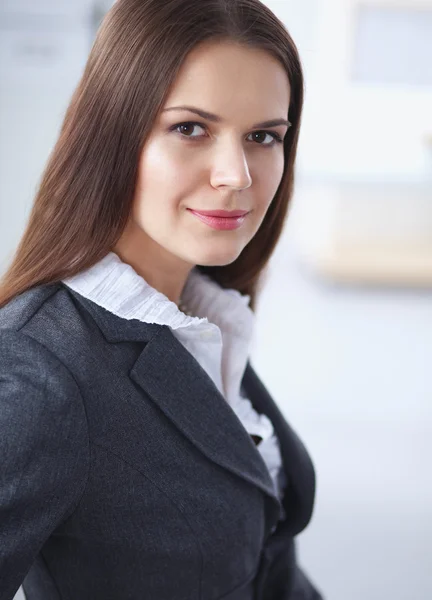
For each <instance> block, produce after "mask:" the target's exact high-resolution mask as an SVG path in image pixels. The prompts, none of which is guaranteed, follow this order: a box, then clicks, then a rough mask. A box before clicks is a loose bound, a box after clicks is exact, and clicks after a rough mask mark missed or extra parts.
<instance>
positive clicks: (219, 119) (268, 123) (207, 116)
mask: <svg viewBox="0 0 432 600" xmlns="http://www.w3.org/2000/svg"><path fill="white" fill-rule="evenodd" d="M171 110H187V111H188V112H192V113H195V114H197V115H199V116H200V117H201V118H203V119H207V121H213V122H214V123H222V121H223V119H222V117H219V116H218V115H215V114H213V113H210V112H207V111H205V110H202V109H201V108H196V107H195V106H171V107H170V108H165V109H164V110H163V111H162V112H168V111H171ZM278 125H287V126H288V127H291V125H292V123H291V122H290V121H287V120H286V119H271V120H270V121H263V122H262V123H257V124H256V125H254V126H253V129H255V128H260V127H277V126H278Z"/></svg>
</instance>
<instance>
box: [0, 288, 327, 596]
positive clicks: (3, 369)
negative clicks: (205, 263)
mask: <svg viewBox="0 0 432 600" xmlns="http://www.w3.org/2000/svg"><path fill="white" fill-rule="evenodd" d="M242 385H243V387H244V390H245V391H246V392H247V395H248V397H249V399H250V400H251V402H252V404H253V406H254V408H255V410H257V411H258V412H261V413H265V414H266V415H267V416H268V417H269V418H270V420H271V421H272V422H273V425H274V428H275V431H276V433H277V435H278V437H279V440H280V443H281V451H282V458H283V465H284V470H285V473H286V476H287V480H288V486H287V489H286V492H285V496H284V500H283V508H284V510H285V513H286V519H285V520H282V521H279V522H278V517H279V515H280V510H281V504H280V502H279V500H278V498H277V497H276V495H275V493H274V490H273V484H272V481H271V477H270V474H269V472H268V469H267V467H266V465H265V463H264V461H263V459H262V457H261V455H260V453H259V452H258V450H257V448H256V446H255V444H254V442H253V440H252V439H251V437H250V436H249V434H248V433H247V432H246V430H245V429H244V427H243V425H242V424H241V422H240V421H239V419H238V418H237V416H236V414H235V413H234V411H233V410H232V409H231V408H230V406H229V404H228V403H227V402H226V401H225V399H224V398H223V397H222V396H221V394H220V393H219V391H218V390H217V388H216V387H215V385H214V384H213V381H212V380H211V378H210V377H209V376H208V375H207V373H206V372H205V371H204V370H203V369H202V368H201V367H200V366H199V364H198V363H197V362H196V360H195V359H194V358H193V357H192V355H191V354H189V352H188V351H187V350H186V349H185V348H184V347H183V346H182V344H181V343H180V342H179V341H178V340H177V339H176V338H175V336H174V335H173V334H172V332H171V330H170V329H169V328H168V327H167V326H162V325H149V324H145V323H142V322H140V321H138V320H136V319H134V320H126V319H122V318H120V317H118V316H116V315H114V314H112V313H110V312H108V311H106V310H105V309H103V308H101V307H100V306H98V305H97V304H95V303H93V302H92V301H90V300H88V299H86V298H84V297H82V296H80V295H79V294H77V293H76V292H74V291H72V290H71V289H70V288H68V287H67V286H65V285H64V284H63V283H61V282H60V283H55V284H49V285H42V286H38V287H35V288H33V289H31V290H28V291H27V292H24V293H23V294H21V295H20V296H18V297H16V298H15V299H13V300H12V301H11V302H9V303H8V304H7V305H6V306H4V307H3V309H1V310H0V457H1V462H0V600H11V599H12V598H13V596H14V594H15V593H16V591H17V589H18V588H19V586H20V585H21V584H22V585H23V588H24V592H25V594H26V597H27V598H28V600H219V599H222V598H223V599H224V600H320V598H321V596H320V594H319V593H318V592H317V591H316V589H315V588H314V586H313V585H312V584H311V583H310V581H309V580H308V579H307V578H306V576H305V575H304V573H303V572H302V571H301V569H300V568H299V566H298V565H297V564H296V557H295V546H294V536H295V535H296V534H298V533H299V532H300V531H302V530H303V529H304V528H305V527H306V525H307V524H308V522H309V520H310V518H311V515H312V509H313V502H314V494H315V478H314V469H313V466H312V463H311V460H310V458H309V456H308V454H307V452H306V450H305V448H304V446H303V445H302V443H301V442H300V440H299V439H298V437H297V436H296V434H295V433H294V432H293V430H292V429H291V428H290V427H289V425H288V423H287V422H286V421H285V420H284V418H283V416H282V414H281V412H280V411H279V409H278V407H277V406H276V404H275V402H274V401H273V400H272V398H271V397H270V395H269V394H268V392H267V391H266V389H265V387H264V386H263V384H262V383H261V381H260V380H259V379H258V377H257V375H256V373H255V372H254V370H253V368H252V367H251V365H250V363H248V366H247V369H246V372H245V375H244V379H243V384H242Z"/></svg>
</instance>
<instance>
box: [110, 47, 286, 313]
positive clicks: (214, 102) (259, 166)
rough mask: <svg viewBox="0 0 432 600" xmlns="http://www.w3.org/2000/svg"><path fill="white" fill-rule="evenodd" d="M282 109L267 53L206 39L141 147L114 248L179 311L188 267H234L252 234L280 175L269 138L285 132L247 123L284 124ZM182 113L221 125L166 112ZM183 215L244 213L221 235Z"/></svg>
mask: <svg viewBox="0 0 432 600" xmlns="http://www.w3.org/2000/svg"><path fill="white" fill-rule="evenodd" d="M289 103H290V84H289V80H288V76H287V74H286V72H285V70H284V68H283V67H282V65H281V64H280V63H279V62H278V61H277V60H276V59H275V58H273V57H272V55H270V54H269V53H267V52H265V51H262V50H259V49H254V48H247V47H244V46H241V45H238V44H236V43H233V42H230V41H227V42H217V43H216V42H214V41H213V42H206V43H203V44H201V45H199V46H197V47H196V48H195V49H194V50H193V51H192V52H191V53H190V54H189V55H188V57H187V59H186V60H185V61H184V63H183V65H182V68H181V70H180V72H179V74H178V77H177V79H176V81H175V82H174V85H173V86H172V87H171V89H170V92H169V95H168V98H167V100H166V103H165V105H164V107H163V109H162V110H161V111H160V113H159V115H158V117H157V119H156V120H155V123H154V126H153V128H152V131H151V133H150V136H149V138H148V139H147V141H146V143H145V146H144V148H143V151H142V154H141V157H140V163H139V173H138V180H137V185H136V190H135V196H134V201H133V208H132V212H131V216H130V219H129V222H128V224H127V226H126V228H125V230H124V232H123V233H122V236H121V238H120V239H119V241H118V243H117V244H116V246H115V247H114V248H113V251H114V252H116V253H117V254H118V255H119V256H120V258H121V259H122V260H123V261H124V262H126V263H128V264H130V265H131V266H132V267H133V268H134V269H135V271H136V272H137V273H138V274H139V275H141V276H142V277H143V278H144V279H145V280H146V282H147V283H148V284H150V285H151V286H152V287H154V288H155V289H157V290H158V291H159V292H162V293H163V294H165V295H166V296H167V297H168V298H169V299H170V300H171V301H173V302H175V303H177V304H178V303H179V300H180V297H181V292H182V290H183V287H184V284H185V282H186V279H187V277H188V274H189V272H190V270H191V269H192V268H193V267H194V266H196V265H206V266H221V265H227V264H230V263H232V262H233V261H235V260H236V258H237V257H238V256H239V255H240V254H241V252H242V250H243V249H244V248H245V246H246V245H247V244H248V243H249V242H250V240H251V239H252V238H253V237H254V235H255V234H256V232H257V231H258V229H259V227H260V225H261V223H262V221H263V219H264V217H265V214H266V212H267V210H268V208H269V206H270V204H271V202H272V200H273V198H274V195H275V193H276V191H277V189H278V187H279V184H280V182H281V179H282V176H283V170H284V150H283V144H282V143H278V142H277V141H274V139H273V136H272V134H276V135H279V136H280V138H281V139H282V140H283V138H284V137H285V135H286V132H287V131H288V128H289V125H287V124H280V125H276V126H272V127H266V128H262V127H261V128H256V127H255V125H256V124H260V123H263V122H264V121H269V120H274V119H285V120H287V119H288V110H289ZM182 105H189V106H193V107H197V108H199V109H202V110H204V111H207V112H208V113H213V114H215V115H218V116H219V117H221V121H220V122H218V123H216V122H212V121H211V120H208V119H203V118H202V117H200V116H198V115H197V114H195V113H193V112H189V111H183V110H181V111H180V110H166V109H168V108H171V107H177V106H182ZM188 123H189V124H188ZM190 123H199V124H198V125H192V124H190ZM182 124H183V125H182ZM176 126H177V129H175V127H176ZM188 208H189V209H194V210H217V209H220V210H229V211H231V210H248V211H250V212H249V214H248V215H247V217H246V218H245V220H244V222H243V224H242V225H241V227H240V228H239V229H236V230H231V231H219V230H216V229H213V228H211V227H209V226H208V225H207V224H205V223H203V222H202V221H200V220H199V219H198V218H197V217H196V216H195V215H193V214H192V213H191V212H190V211H188V210H187V209H188Z"/></svg>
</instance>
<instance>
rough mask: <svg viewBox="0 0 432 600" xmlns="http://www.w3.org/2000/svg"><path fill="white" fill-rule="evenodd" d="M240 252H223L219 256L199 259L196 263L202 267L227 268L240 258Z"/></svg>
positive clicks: (214, 255)
mask: <svg viewBox="0 0 432 600" xmlns="http://www.w3.org/2000/svg"><path fill="white" fill-rule="evenodd" d="M239 255H240V252H236V253H227V252H221V253H219V254H212V255H207V256H205V257H203V256H201V257H197V258H198V260H197V261H196V264H197V265H201V266H202V267H226V266H227V265H230V264H231V263H233V262H234V261H235V260H237V258H238V257H239Z"/></svg>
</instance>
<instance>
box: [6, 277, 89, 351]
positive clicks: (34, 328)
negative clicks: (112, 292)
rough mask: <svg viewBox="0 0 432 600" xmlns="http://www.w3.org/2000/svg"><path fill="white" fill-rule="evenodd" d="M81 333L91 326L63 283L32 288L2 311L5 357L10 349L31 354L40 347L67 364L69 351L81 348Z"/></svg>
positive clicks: (11, 301) (15, 298)
mask: <svg viewBox="0 0 432 600" xmlns="http://www.w3.org/2000/svg"><path fill="white" fill-rule="evenodd" d="M81 332H82V333H84V332H85V333H88V331H87V326H86V324H85V323H84V320H83V317H82V314H81V313H80V311H79V310H78V308H77V306H76V303H75V302H74V300H73V299H72V297H71V295H70V294H69V292H68V290H67V288H66V286H64V284H63V283H62V282H55V283H49V284H43V285H39V286H35V287H33V288H30V289H28V290H26V291H24V292H23V293H21V294H19V295H18V296H15V297H14V298H12V299H11V300H10V301H9V302H8V303H7V304H5V305H4V306H3V307H2V308H0V340H1V348H2V354H4V352H6V350H7V348H8V345H9V346H12V347H13V350H14V351H16V350H17V349H18V348H20V349H21V351H24V349H25V348H26V349H27V351H29V352H31V349H32V348H36V347H38V346H40V347H43V348H45V350H46V351H48V352H50V353H51V354H53V355H54V357H55V358H57V359H59V360H60V361H61V362H65V361H63V360H62V358H63V354H64V353H66V351H67V348H69V350H70V349H71V347H75V348H79V343H78V342H79V340H78V338H79V337H80V336H81ZM62 350H63V351H64V352H62Z"/></svg>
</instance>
